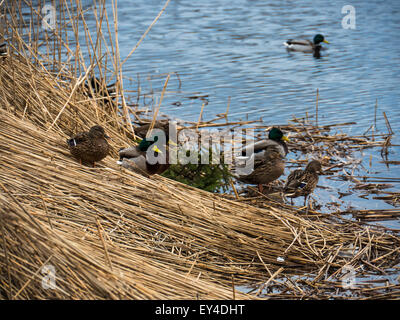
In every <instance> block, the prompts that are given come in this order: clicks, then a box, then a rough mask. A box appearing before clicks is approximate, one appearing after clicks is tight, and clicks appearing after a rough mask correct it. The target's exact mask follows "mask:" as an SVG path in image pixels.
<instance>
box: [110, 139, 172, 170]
mask: <svg viewBox="0 0 400 320" xmlns="http://www.w3.org/2000/svg"><path fill="white" fill-rule="evenodd" d="M153 140H154V141H150V139H148V138H143V140H142V141H141V142H140V143H139V145H138V146H133V147H129V148H125V149H121V150H119V157H120V158H119V161H117V163H118V164H119V165H121V166H123V167H124V168H127V169H130V170H132V171H136V172H139V173H141V174H146V175H153V174H161V173H163V172H164V171H165V170H167V169H168V168H169V163H168V146H164V147H163V148H162V149H164V150H163V151H161V150H160V149H159V148H158V147H157V145H156V144H155V142H157V141H158V136H155V137H154V139H153ZM150 147H151V148H150ZM149 149H150V150H152V151H153V152H152V153H151V152H150V153H149V151H150V150H149ZM149 157H151V158H149Z"/></svg>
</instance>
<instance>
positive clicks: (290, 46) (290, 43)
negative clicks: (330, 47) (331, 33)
mask: <svg viewBox="0 0 400 320" xmlns="http://www.w3.org/2000/svg"><path fill="white" fill-rule="evenodd" d="M321 42H324V43H329V41H328V40H325V38H324V36H323V35H322V34H317V35H316V36H315V37H314V39H313V41H310V40H305V39H290V40H287V41H285V42H284V43H283V44H284V45H285V46H286V49H287V50H289V51H300V52H306V53H313V54H314V57H316V58H319V57H320V56H321V55H320V51H321V49H322V46H321Z"/></svg>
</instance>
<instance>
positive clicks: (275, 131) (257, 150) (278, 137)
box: [239, 127, 289, 160]
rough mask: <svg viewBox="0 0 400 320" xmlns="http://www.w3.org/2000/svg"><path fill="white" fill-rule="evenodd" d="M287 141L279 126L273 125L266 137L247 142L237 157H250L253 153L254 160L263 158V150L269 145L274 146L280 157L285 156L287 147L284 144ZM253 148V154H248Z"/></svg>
mask: <svg viewBox="0 0 400 320" xmlns="http://www.w3.org/2000/svg"><path fill="white" fill-rule="evenodd" d="M288 141H289V138H288V137H286V136H284V135H283V132H282V131H281V130H280V129H279V128H275V127H273V128H272V129H271V130H270V131H269V133H268V139H263V140H260V141H257V142H255V143H253V144H249V145H248V146H246V147H244V148H242V150H241V153H242V154H241V156H240V157H239V158H243V157H246V158H250V157H252V156H253V154H254V160H258V159H263V158H264V157H265V155H264V153H265V150H266V149H267V148H268V147H269V146H275V147H276V148H277V150H279V153H280V154H281V156H282V158H284V157H286V155H287V153H288V152H289V149H288V147H287V145H286V142H288ZM251 149H253V150H254V151H253V154H250V152H251V151H250V150H251Z"/></svg>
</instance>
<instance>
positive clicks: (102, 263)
mask: <svg viewBox="0 0 400 320" xmlns="http://www.w3.org/2000/svg"><path fill="white" fill-rule="evenodd" d="M62 3H64V2H62ZM164 8H165V7H164ZM164 8H163V10H164ZM79 10H81V9H80V8H79V7H78V11H79ZM35 12H36V11H35ZM79 12H80V11H79ZM78 17H79V18H81V17H82V14H81V15H78ZM10 21H11V22H9V24H10V26H11V27H12V28H13V30H14V31H15V32H14V37H15V38H14V39H13V40H10V42H9V45H10V52H9V55H8V56H7V57H6V58H2V59H1V60H0V200H1V206H0V214H1V215H0V224H1V229H0V231H1V240H0V242H1V245H0V266H1V274H0V298H3V299H7V298H8V299H51V298H56V299H232V298H233V297H235V298H237V299H255V298H269V297H270V298H288V297H290V298H302V299H304V298H322V299H324V298H329V297H332V296H334V297H341V294H342V293H343V291H346V289H344V288H343V286H342V285H341V283H342V282H341V281H342V278H343V276H344V275H343V272H342V271H343V270H345V269H346V268H347V267H349V266H351V267H353V268H354V269H355V270H357V272H358V273H359V274H363V275H364V274H386V272H388V270H390V268H396V264H398V262H399V251H400V249H399V243H400V236H399V234H398V232H396V231H393V230H389V229H386V228H383V227H379V226H366V225H364V224H362V223H359V222H357V221H350V220H346V219H344V218H341V217H340V216H330V215H324V214H318V213H316V214H314V212H315V211H313V210H311V211H310V212H309V214H307V215H304V214H302V213H301V210H300V209H299V208H297V207H293V206H289V205H286V204H284V203H279V202H275V201H269V200H268V199H265V198H264V199H262V201H260V199H259V198H257V200H256V202H257V203H258V204H260V203H261V202H262V204H261V205H258V204H257V203H256V204H254V203H252V202H251V199H245V198H239V199H237V197H236V196H235V197H230V196H226V195H219V194H212V193H208V192H205V191H202V190H199V189H195V188H192V187H188V186H186V185H183V184H181V183H179V182H176V181H172V180H169V179H167V178H163V177H161V176H158V175H156V176H153V177H144V176H141V175H138V174H136V173H134V172H131V171H127V170H125V169H124V168H121V167H120V166H118V165H117V164H116V159H117V154H116V150H118V148H120V147H125V146H128V145H131V144H132V139H133V138H134V137H135V135H134V126H133V125H132V123H131V121H130V119H131V118H130V117H131V116H132V117H134V118H138V114H139V113H138V112H137V110H136V109H135V108H134V107H130V106H128V105H127V104H125V103H124V99H125V98H124V95H123V90H122V89H121V88H122V86H121V84H120V83H119V82H118V80H117V87H118V86H119V89H121V90H119V96H120V98H121V99H120V100H118V99H117V101H115V103H114V104H111V105H109V104H104V103H102V102H101V101H100V100H99V99H98V97H97V98H96V96H91V97H90V96H88V94H87V93H85V91H84V86H82V85H83V84H84V82H85V81H86V80H87V78H88V76H89V73H90V70H91V69H90V68H92V69H93V68H94V65H96V67H97V68H101V67H104V69H106V67H107V66H106V65H105V64H101V63H99V61H100V58H99V57H100V55H98V53H97V54H94V55H93V56H92V57H97V58H93V59H92V63H91V67H89V68H86V69H84V68H83V70H84V75H83V76H78V75H76V73H77V70H78V69H79V68H77V69H70V68H68V66H67V65H63V64H61V61H60V60H57V59H55V58H54V55H48V56H45V57H44V56H41V57H39V54H38V52H39V51H37V50H36V51H35V50H33V49H32V47H29V46H28V45H27V43H25V42H24V41H23V40H22V38H21V37H18V34H19V33H18V30H19V28H22V26H19V27H18V28H17V27H16V26H15V21H13V20H10ZM72 21H75V20H72ZM99 21H100V20H99ZM61 31H62V30H60V32H59V33H58V35H60V34H61ZM146 32H147V31H146ZM55 39H57V41H58V42H57V43H62V42H61V36H60V37H58V36H57V33H56V34H55ZM141 40H142V39H141ZM47 45H49V42H47ZM63 45H64V44H63ZM60 46H61V44H60ZM27 48H29V50H28V51H29V52H28V54H27V53H26V50H27ZM31 49H32V50H31ZM76 57H77V61H78V57H80V55H79V54H78V53H77V54H76ZM33 58H34V59H33ZM50 58H52V59H53V60H51V59H50ZM117 58H118V57H117ZM79 61H80V63H82V64H83V61H81V60H79ZM93 61H94V63H93ZM50 62H51V63H50ZM119 65H120V64H119V63H117V62H115V61H114V67H115V68H116V69H115V70H114V75H115V76H116V77H117V78H118V77H119V80H121V79H122V73H121V72H120V71H121V70H120V69H119V68H118V66H119ZM49 66H51V68H52V69H51V68H49ZM55 66H57V68H56V67H55ZM104 69H103V71H104ZM50 70H52V71H50ZM117 91H118V90H117ZM118 101H120V103H119V102H118ZM158 104H161V101H159V103H158ZM228 109H229V108H228ZM228 109H227V112H228ZM226 117H227V115H225V118H226ZM220 118H221V117H219V118H217V119H215V121H217V120H218V119H220ZM222 118H223V117H222ZM128 119H129V121H128ZM199 121H200V120H199ZM215 121H213V122H201V123H199V122H198V123H192V124H187V126H188V127H190V126H194V127H196V126H197V128H204V127H207V126H221V125H226V126H228V125H229V126H237V125H249V123H248V122H243V123H229V122H228V121H226V122H225V123H224V124H219V123H216V122H215ZM95 123H98V124H101V125H102V126H103V127H104V128H105V131H106V133H107V134H108V135H109V136H110V137H111V139H112V141H111V145H112V148H113V151H112V152H111V154H110V156H108V157H107V158H106V159H104V160H103V161H101V162H100V163H99V164H98V165H97V166H96V168H90V167H86V166H82V165H80V164H79V163H78V162H77V161H76V160H75V159H73V158H72V157H71V155H70V154H69V152H68V149H67V147H66V142H65V139H66V138H67V137H68V136H69V135H70V134H71V133H74V132H77V131H80V130H87V129H88V128H89V127H90V126H91V125H93V124H95ZM260 128H261V127H260ZM289 128H291V129H292V130H293V132H296V134H298V137H297V138H296V139H295V140H294V141H295V142H296V143H297V142H299V144H296V145H297V146H298V147H299V146H300V147H299V148H309V147H310V139H313V140H314V141H315V140H317V139H320V140H321V141H324V142H326V141H327V140H329V136H328V137H327V136H326V135H325V136H324V135H321V136H320V134H321V132H323V130H324V127H318V126H317V127H316V129H315V127H312V128H311V127H309V126H308V125H306V124H305V123H304V122H301V123H298V124H297V125H292V126H288V127H287V128H284V129H285V130H287V131H289V130H290V129H289ZM311 129H312V130H314V129H315V130H317V131H318V132H317V131H315V132H314V131H312V132H310V130H311ZM325 130H327V129H325ZM310 137H311V138H310ZM343 139H344V140H346V141H347V142H348V143H350V142H352V143H354V141H355V140H354V137H353V138H351V137H343ZM361 140H362V141H365V140H363V139H361ZM301 141H303V142H304V145H302V143H301ZM311 141H312V140H311ZM362 141H358V142H357V143H359V146H360V147H364V142H362ZM315 145H316V144H315ZM335 146H337V144H335ZM291 147H292V146H291ZM310 148H311V147H310ZM314 148H315V147H314ZM320 148H323V147H320ZM320 150H321V152H323V149H320ZM331 150H332V149H331ZM314 151H315V150H314ZM324 152H327V151H324ZM321 155H322V154H321ZM343 165H349V164H348V163H347V162H346V163H345V164H343ZM331 169H332V170H333V169H334V167H332V168H331ZM46 266H47V267H48V266H52V267H54V271H55V275H56V288H55V289H52V288H47V289H46V288H45V287H46V286H44V285H43V279H44V276H46V274H44V271H43V270H44V269H43V268H44V267H46ZM251 285H254V286H255V287H256V289H255V290H253V289H250V288H249V289H243V288H244V287H243V286H246V287H248V286H251ZM382 287H383V288H382ZM239 288H240V290H238V289H239ZM274 288H277V289H278V291H273V290H274ZM333 288H334V289H335V291H334V292H333ZM269 290H270V293H268V292H269ZM271 290H272V291H271ZM355 290H358V291H357V292H358V293H357V294H358V295H359V296H360V297H365V298H368V297H370V296H375V297H380V298H385V299H387V298H390V299H391V298H393V299H394V298H399V297H400V294H399V287H398V286H397V285H393V284H388V285H385V286H381V285H378V286H376V285H375V286H373V287H371V286H367V287H362V286H360V287H357V289H355ZM265 291H266V292H267V294H266V295H265Z"/></svg>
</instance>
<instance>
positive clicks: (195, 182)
mask: <svg viewBox="0 0 400 320" xmlns="http://www.w3.org/2000/svg"><path fill="white" fill-rule="evenodd" d="M202 152H208V154H209V164H202V163H201V155H202V153H201V152H199V153H198V163H197V164H195V163H188V164H181V163H178V164H172V165H171V166H170V167H169V169H168V170H167V171H165V172H164V173H163V174H162V176H164V177H166V178H170V179H173V180H176V181H179V182H182V183H184V184H187V185H189V186H192V187H195V188H199V189H202V190H206V191H209V192H226V191H227V190H228V189H229V188H230V180H231V177H232V174H231V172H230V171H229V167H228V165H227V164H225V163H224V161H223V157H222V155H221V161H220V163H218V164H214V163H212V155H213V152H212V151H211V149H210V150H209V151H207V150H202ZM214 152H215V151H214ZM186 153H187V155H188V156H189V153H190V150H187V151H186ZM203 158H204V155H203Z"/></svg>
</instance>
